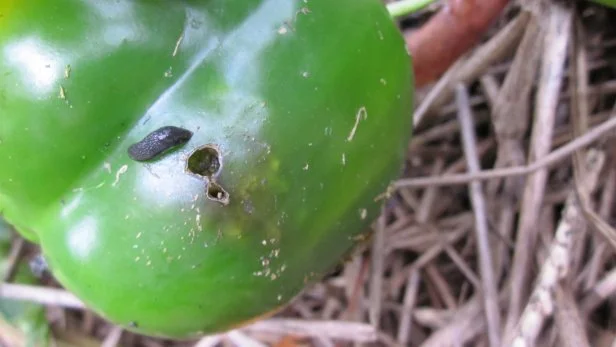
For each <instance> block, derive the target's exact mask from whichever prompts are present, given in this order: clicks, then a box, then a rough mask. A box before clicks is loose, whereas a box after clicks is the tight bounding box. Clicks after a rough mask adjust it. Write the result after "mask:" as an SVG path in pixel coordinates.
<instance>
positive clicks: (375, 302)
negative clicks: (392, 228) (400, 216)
mask: <svg viewBox="0 0 616 347" xmlns="http://www.w3.org/2000/svg"><path fill="white" fill-rule="evenodd" d="M383 212H384V211H383V209H381V216H380V217H379V219H378V221H377V223H376V224H377V227H376V230H375V235H374V241H373V243H372V258H371V259H372V268H371V270H372V272H371V278H370V323H371V324H372V325H373V326H374V327H375V328H376V329H377V330H378V328H379V321H380V317H381V304H382V302H383V269H384V264H383V263H384V261H385V259H384V258H385V216H384V213H383Z"/></svg>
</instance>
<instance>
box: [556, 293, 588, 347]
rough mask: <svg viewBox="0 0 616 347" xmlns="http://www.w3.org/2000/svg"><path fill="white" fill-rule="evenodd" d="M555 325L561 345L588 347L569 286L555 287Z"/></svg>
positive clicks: (583, 325)
mask: <svg viewBox="0 0 616 347" xmlns="http://www.w3.org/2000/svg"><path fill="white" fill-rule="evenodd" d="M556 307H557V308H556V326H557V327H558V329H557V331H558V334H559V342H560V346H562V347H590V342H589V341H588V336H587V335H586V329H585V324H584V322H583V321H582V318H581V314H580V311H579V309H578V305H577V303H576V302H575V297H574V296H573V293H571V288H570V287H565V286H564V285H560V286H558V287H557V288H556Z"/></svg>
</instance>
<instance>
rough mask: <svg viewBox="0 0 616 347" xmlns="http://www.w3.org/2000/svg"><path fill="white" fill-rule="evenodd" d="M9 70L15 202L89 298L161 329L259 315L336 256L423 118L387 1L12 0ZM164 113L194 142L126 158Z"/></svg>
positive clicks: (0, 61)
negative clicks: (148, 156)
mask: <svg viewBox="0 0 616 347" xmlns="http://www.w3.org/2000/svg"><path fill="white" fill-rule="evenodd" d="M0 75H1V76H2V79H1V80H0V158H1V160H2V163H1V164H0V211H2V212H3V214H4V217H5V218H6V220H7V221H8V222H9V223H11V224H13V225H14V226H15V227H16V228H17V229H18V230H19V231H20V233H22V234H23V235H24V237H26V238H27V239H29V240H31V241H33V242H36V243H38V244H40V245H41V248H42V252H43V254H44V256H45V257H46V259H47V261H48V263H49V266H50V269H51V271H52V273H53V274H54V276H55V277H56V278H57V279H58V281H59V282H60V283H61V284H62V285H63V286H64V287H65V288H67V289H68V290H70V291H71V292H73V293H74V294H75V295H77V296H78V297H79V298H81V299H82V300H83V301H84V302H85V303H86V304H87V305H88V306H89V307H90V308H91V309H92V310H93V311H95V312H97V313H98V314H100V315H101V316H103V317H105V318H106V319H108V320H110V321H112V322H114V323H116V324H119V325H121V326H123V327H125V328H127V329H130V330H132V331H135V332H138V333H142V334H147V335H153V336H164V337H171V338H192V337H196V336H200V335H202V334H208V333H214V332H219V331H223V330H227V329H231V328H233V327H236V326H238V325H241V324H245V323H246V322H248V321H250V320H252V319H255V318H258V317H263V316H264V315H268V314H271V313H272V312H275V310H277V309H278V308H280V307H283V306H284V305H285V304H286V303H287V302H288V301H289V300H290V299H292V298H293V297H294V296H295V295H297V294H298V293H299V292H300V291H301V290H302V289H303V288H304V286H305V285H306V284H307V283H309V282H310V281H313V280H316V279H319V278H320V277H321V276H323V275H324V274H325V273H326V272H327V271H329V270H331V269H332V267H333V266H335V265H336V264H337V263H339V262H340V261H341V259H342V258H343V256H344V255H345V254H346V253H347V252H349V250H351V249H352V247H353V246H354V245H355V244H356V243H357V242H358V240H359V239H361V238H362V233H364V232H366V231H367V230H368V229H369V225H370V223H371V222H372V221H373V220H374V218H375V217H376V216H377V215H378V213H379V210H380V206H381V204H382V200H379V199H375V198H376V197H377V196H379V195H381V194H382V193H383V192H384V191H386V189H387V187H388V185H389V184H390V183H391V181H392V180H394V179H396V177H397V175H398V174H399V173H400V172H401V169H402V165H403V162H404V156H405V148H406V145H407V143H408V140H409V138H410V133H411V124H412V120H411V115H412V107H413V76H412V71H411V66H410V65H409V55H408V53H407V51H406V49H405V45H404V40H403V38H402V36H401V33H400V32H399V30H398V29H397V27H396V26H395V24H394V23H393V22H392V20H391V19H390V17H389V15H388V13H387V11H386V9H385V7H384V6H383V4H382V3H381V1H380V0H336V1H332V0H203V1H197V0H195V1H188V0H187V1H163V0H151V1H145V0H143V1H141V0H132V1H129V0H115V1H106V0H100V1H99V0H97V1H94V0H55V1H47V0H29V1H2V2H0ZM164 126H174V127H179V128H182V129H186V130H189V131H191V132H192V133H193V135H192V138H190V140H189V141H188V142H186V143H185V144H183V145H182V146H179V147H178V148H176V149H174V150H173V151H170V152H166V153H164V154H163V155H161V156H160V157H158V158H156V159H155V160H153V161H149V162H138V161H134V160H132V159H131V158H130V157H129V155H128V153H127V149H128V148H129V147H130V146H131V145H132V144H134V143H137V142H139V141H141V140H142V139H143V138H144V137H146V136H147V135H148V134H150V133H151V132H152V131H154V130H156V129H159V128H161V127H164ZM204 146H205V147H204ZM204 148H205V150H210V151H211V152H207V153H205V152H199V149H202V150H203V149H204ZM193 153H197V154H199V156H197V157H192V158H193V162H194V161H199V160H211V159H207V158H211V157H212V155H214V156H219V157H218V158H215V159H219V160H218V161H212V162H205V163H203V162H202V163H201V164H203V165H201V164H199V163H197V164H198V165H196V166H199V165H201V167H204V168H205V169H204V170H205V172H206V173H207V172H208V171H207V170H208V165H209V166H212V167H215V169H216V177H215V180H214V177H207V175H198V174H195V172H194V171H198V170H197V169H195V168H193V169H192V170H193V172H191V165H192V164H191V165H187V162H188V161H189V158H191V155H193ZM195 158H196V159H195ZM200 158H201V159H200ZM218 165H219V166H218ZM225 194H228V195H225Z"/></svg>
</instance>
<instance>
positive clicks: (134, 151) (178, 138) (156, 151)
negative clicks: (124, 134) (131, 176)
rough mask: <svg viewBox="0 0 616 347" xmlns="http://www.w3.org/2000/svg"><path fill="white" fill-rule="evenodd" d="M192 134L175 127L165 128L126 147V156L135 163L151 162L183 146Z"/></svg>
mask: <svg viewBox="0 0 616 347" xmlns="http://www.w3.org/2000/svg"><path fill="white" fill-rule="evenodd" d="M192 135H193V133H192V132H191V131H189V130H186V129H183V128H178V127H175V126H165V127H162V128H159V129H156V130H154V131H153V132H151V133H149V134H148V135H147V136H146V137H144V138H143V140H141V141H139V142H137V143H135V144H133V145H131V146H130V147H128V156H129V157H131V159H133V160H136V161H148V160H152V159H154V158H156V157H158V156H159V155H161V154H162V153H164V152H166V151H168V150H169V149H171V148H174V147H177V146H180V145H183V144H185V143H186V142H188V141H189V140H190V138H191V137H192Z"/></svg>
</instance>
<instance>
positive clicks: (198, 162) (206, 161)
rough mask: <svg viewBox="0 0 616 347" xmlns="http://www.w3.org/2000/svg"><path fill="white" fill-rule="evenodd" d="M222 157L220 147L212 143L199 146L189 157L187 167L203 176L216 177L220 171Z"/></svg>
mask: <svg viewBox="0 0 616 347" xmlns="http://www.w3.org/2000/svg"><path fill="white" fill-rule="evenodd" d="M221 166H222V158H221V156H220V152H219V151H218V149H217V148H216V147H214V146H212V145H205V146H203V147H200V148H197V149H196V150H195V151H194V152H193V153H192V154H191V155H190V157H188V162H187V164H186V169H187V170H188V171H190V172H191V173H193V174H195V175H199V176H203V177H208V178H211V177H215V176H216V175H218V173H219V172H220V168H221Z"/></svg>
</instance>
